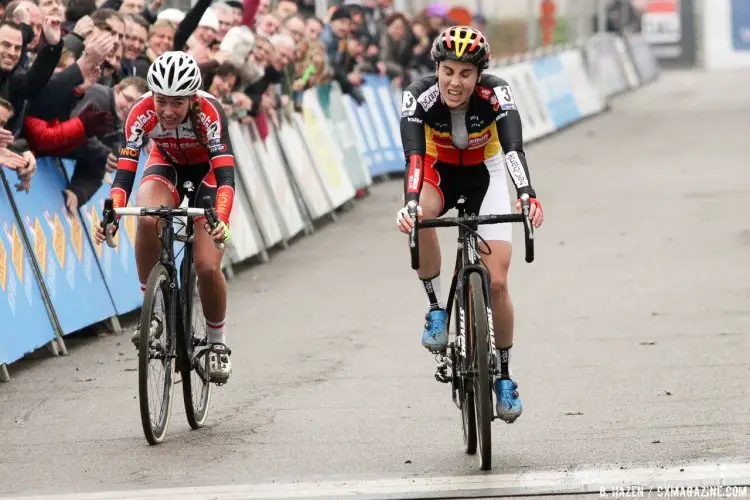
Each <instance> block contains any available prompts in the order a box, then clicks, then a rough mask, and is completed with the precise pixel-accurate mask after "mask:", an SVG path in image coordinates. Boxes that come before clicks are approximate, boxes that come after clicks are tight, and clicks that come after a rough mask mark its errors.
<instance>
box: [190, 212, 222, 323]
mask: <svg viewBox="0 0 750 500" xmlns="http://www.w3.org/2000/svg"><path fill="white" fill-rule="evenodd" d="M203 222H205V219H204V220H203ZM195 229H196V231H195V247H194V249H195V252H194V253H193V262H195V273H196V275H197V276H198V292H199V294H200V297H201V304H202V305H203V315H204V316H205V317H206V319H207V320H208V321H210V322H212V323H219V322H222V321H224V319H225V317H226V311H227V282H226V279H225V278H224V273H222V272H221V257H222V255H223V252H222V251H221V250H217V249H216V247H215V246H214V242H213V239H211V235H210V234H208V232H206V231H204V230H203V228H202V227H196V228H195Z"/></svg>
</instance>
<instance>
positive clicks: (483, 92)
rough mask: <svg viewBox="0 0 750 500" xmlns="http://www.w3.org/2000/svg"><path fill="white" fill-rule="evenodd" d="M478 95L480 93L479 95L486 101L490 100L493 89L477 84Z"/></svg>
mask: <svg viewBox="0 0 750 500" xmlns="http://www.w3.org/2000/svg"><path fill="white" fill-rule="evenodd" d="M477 95H479V97H481V98H482V99H484V100H485V101H489V100H490V97H492V89H488V88H487V87H479V86H477Z"/></svg>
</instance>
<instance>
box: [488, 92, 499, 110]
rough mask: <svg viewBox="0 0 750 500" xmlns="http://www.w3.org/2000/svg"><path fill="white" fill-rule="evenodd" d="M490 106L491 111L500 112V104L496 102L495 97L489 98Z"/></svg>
mask: <svg viewBox="0 0 750 500" xmlns="http://www.w3.org/2000/svg"><path fill="white" fill-rule="evenodd" d="M490 104H492V110H493V111H499V110H500V103H499V102H498V100H497V96H496V95H493V96H492V97H490Z"/></svg>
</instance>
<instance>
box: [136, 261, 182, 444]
mask: <svg viewBox="0 0 750 500" xmlns="http://www.w3.org/2000/svg"><path fill="white" fill-rule="evenodd" d="M169 282H170V277H169V272H168V271H167V269H166V267H164V265H162V264H157V265H156V266H154V268H153V269H152V270H151V272H150V273H149V276H148V281H147V282H146V291H145V293H144V296H143V308H142V309H141V326H140V328H141V330H140V332H141V336H140V343H139V347H138V395H139V400H140V410H141V425H142V427H143V433H144V435H145V436H146V441H148V443H149V444H150V445H156V444H159V443H161V442H162V441H163V440H164V437H165V436H166V435H167V429H168V427H169V419H170V415H171V412H172V396H173V393H174V373H175V368H174V359H175V357H174V351H175V338H176V336H175V332H174V326H173V325H174V322H173V321H172V314H173V310H174V308H173V304H172V303H171V300H172V295H171V293H170V288H169ZM160 295H161V297H162V299H163V312H164V318H163V323H162V327H163V329H162V334H161V340H162V343H161V344H160V345H163V346H165V347H164V348H163V349H162V350H161V353H160V355H161V361H162V363H161V364H162V366H163V367H164V368H165V370H164V380H163V382H162V384H161V385H162V389H163V392H162V397H161V401H160V402H159V407H158V411H159V415H158V418H157V420H156V422H154V421H153V419H152V418H151V408H150V404H149V403H150V402H152V401H150V396H149V393H148V388H149V387H148V386H149V379H150V377H149V373H150V370H149V361H151V360H152V350H151V335H150V331H151V321H152V317H153V313H154V306H155V303H156V300H157V299H158V297H159V296H160ZM156 359H158V358H156ZM154 402H155V401H154Z"/></svg>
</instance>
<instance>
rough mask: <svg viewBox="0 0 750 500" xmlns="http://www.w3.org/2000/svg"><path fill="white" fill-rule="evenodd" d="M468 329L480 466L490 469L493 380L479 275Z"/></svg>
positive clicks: (472, 286)
mask: <svg viewBox="0 0 750 500" xmlns="http://www.w3.org/2000/svg"><path fill="white" fill-rule="evenodd" d="M468 297H469V325H471V326H470V328H471V329H472V332H471V339H472V342H473V347H474V352H473V358H470V359H473V360H474V362H473V365H474V379H473V386H474V394H473V396H474V404H475V407H476V422H477V438H478V441H479V465H480V468H481V469H482V470H490V469H491V468H492V427H491V425H492V380H491V378H490V368H489V365H490V352H489V350H490V349H489V341H490V328H489V320H488V315H487V305H486V302H485V300H484V291H483V287H482V278H481V276H480V275H479V274H478V273H472V274H471V276H470V277H469V293H468Z"/></svg>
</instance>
